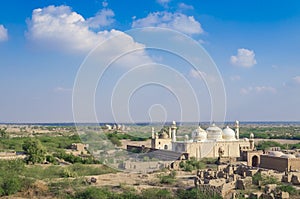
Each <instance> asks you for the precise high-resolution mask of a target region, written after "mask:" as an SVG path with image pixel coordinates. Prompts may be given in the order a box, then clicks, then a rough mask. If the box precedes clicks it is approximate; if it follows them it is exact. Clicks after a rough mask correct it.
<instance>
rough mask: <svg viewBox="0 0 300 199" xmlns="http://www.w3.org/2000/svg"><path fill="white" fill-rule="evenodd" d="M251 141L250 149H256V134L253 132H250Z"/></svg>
mask: <svg viewBox="0 0 300 199" xmlns="http://www.w3.org/2000/svg"><path fill="white" fill-rule="evenodd" d="M249 142H250V149H251V150H254V134H253V133H250V139H249Z"/></svg>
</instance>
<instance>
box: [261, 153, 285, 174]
mask: <svg viewBox="0 0 300 199" xmlns="http://www.w3.org/2000/svg"><path fill="white" fill-rule="evenodd" d="M288 160H289V159H288V158H281V157H274V156H269V155H261V156H260V167H261V168H266V169H274V170H277V171H281V172H283V171H286V169H288V168H289V166H288Z"/></svg>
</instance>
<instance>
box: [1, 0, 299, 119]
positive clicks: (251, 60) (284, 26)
mask: <svg viewBox="0 0 300 199" xmlns="http://www.w3.org/2000/svg"><path fill="white" fill-rule="evenodd" d="M0 4H1V5H0V92H1V98H0V122H20V123H23V122H34V123H36V122H73V121H74V117H75V119H76V120H77V121H79V120H80V121H83V122H89V121H94V119H95V118H96V120H97V121H99V122H130V121H131V122H132V121H134V122H142V121H148V120H151V121H162V120H168V121H171V120H182V121H199V122H200V121H212V120H219V119H220V117H219V116H216V115H215V114H214V113H213V112H218V113H220V114H221V115H222V114H223V112H222V111H224V110H225V113H226V114H225V115H224V116H223V117H224V120H225V121H234V120H240V121H300V106H299V102H300V56H299V52H300V37H299V35H300V25H299V24H300V2H299V1H297V0H291V1H277V0H274V1H272V2H271V1H259V0H252V1H237V0H232V1H217V0H212V1H203V0H189V1H180V0H179V1H178V0H127V1H126V2H124V1H123V2H120V1H117V0H107V1H98V0H89V1H87V0H76V1H71V0H64V1H60V0H36V1H29V0H22V1H21V0H11V1H2V2H1V3H0ZM147 27H156V28H163V29H162V30H164V31H165V32H161V33H159V35H157V31H158V32H159V30H154V29H149V30H148V32H147V31H145V29H144V28H147ZM143 31H144V32H143ZM151 31H152V32H151ZM168 31H171V32H168ZM172 31H173V32H172ZM145 32H146V33H145ZM149 32H150V33H149ZM142 33H143V34H142ZM173 33H174V35H173ZM141 34H142V36H141ZM170 35H172V36H174V38H175V36H178V38H181V39H183V38H184V40H185V41H184V42H183V41H182V40H180V39H178V38H177V40H175V39H174V38H173V37H172V38H171V36H170ZM112 38H113V39H112ZM171 39H174V40H172V42H170V43H168V42H169V41H171ZM189 42H191V43H189ZM164 44H168V46H166V48H170V49H171V50H170V51H166V50H161V49H158V48H157V47H158V46H163V45H164ZM193 44H197V45H195V46H194V47H195V49H194V50H192V49H193ZM186 45H187V46H186ZM151 46H154V47H155V48H152V49H151V48H150V47H151ZM197 46H198V47H197ZM185 47H186V48H185ZM177 48H178V49H180V50H182V51H181V52H182V53H181V54H179V55H178V54H177V55H176V53H174V52H175V49H177ZM128 52H129V53H128ZM122 53H125V55H124V54H122ZM126 53H127V54H126ZM185 53H186V55H187V57H188V58H191V60H197V59H196V58H198V60H200V61H199V65H198V64H197V63H198V62H197V61H195V62H193V61H190V60H184V59H183V57H184V56H183V55H184V54H185ZM197 53H198V54H197ZM120 54H122V57H121V58H120V59H117V60H114V62H113V63H112V64H111V65H109V67H108V68H105V69H106V70H105V71H104V63H106V61H107V63H108V62H109V61H110V60H112V59H113V58H115V57H116V56H118V55H120ZM198 55H199V56H198ZM189 56H190V57H189ZM192 56H194V57H192ZM191 63H194V65H193V64H191ZM200 63H201V64H202V65H201V64H200ZM195 65H196V66H195ZM136 66H138V67H136ZM92 67H95V68H94V69H93V70H91V68H92ZM105 67H106V66H105ZM205 67H207V68H205ZM102 70H103V71H102ZM101 71H102V72H103V75H102V76H101V75H100V73H101ZM85 72H86V73H85ZM84 73H85V74H84ZM82 74H84V75H83V77H82V79H81V75H82ZM94 80H95V81H94ZM149 82H152V83H150V84H149ZM92 84H93V85H92ZM82 85H84V86H82ZM74 88H75V90H74ZM76 89H77V90H76ZM80 89H82V90H80ZM85 89H90V91H91V92H88V91H85ZM222 89H223V90H222ZM82 96H84V97H82ZM85 96H89V97H90V98H88V97H85ZM91 98H93V99H91ZM85 100H86V101H85ZM74 102H75V104H74ZM76 103H78V104H80V108H77V107H76V106H77V105H78V104H76ZM195 110H197V111H198V112H197V111H195ZM199 110H200V111H199ZM74 111H75V113H74ZM88 111H93V114H94V115H95V116H91V113H86V112H88ZM128 111H129V112H130V113H128ZM124 113H125V114H124ZM182 115H184V117H183V116H182ZM199 115H200V116H199ZM94 117H95V118H94ZM221 117H222V116H221ZM130 118H131V119H130Z"/></svg>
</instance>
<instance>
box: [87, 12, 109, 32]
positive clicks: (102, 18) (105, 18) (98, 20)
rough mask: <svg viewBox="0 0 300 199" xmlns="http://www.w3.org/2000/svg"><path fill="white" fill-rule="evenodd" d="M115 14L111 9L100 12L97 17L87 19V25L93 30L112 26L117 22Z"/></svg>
mask: <svg viewBox="0 0 300 199" xmlns="http://www.w3.org/2000/svg"><path fill="white" fill-rule="evenodd" d="M114 16H115V13H114V12H113V11H112V10H111V9H103V10H100V12H98V13H97V14H96V16H95V17H91V18H89V19H87V24H88V26H89V27H91V28H102V27H106V26H109V25H111V24H112V23H113V22H114V21H115V20H114V18H113V17H114Z"/></svg>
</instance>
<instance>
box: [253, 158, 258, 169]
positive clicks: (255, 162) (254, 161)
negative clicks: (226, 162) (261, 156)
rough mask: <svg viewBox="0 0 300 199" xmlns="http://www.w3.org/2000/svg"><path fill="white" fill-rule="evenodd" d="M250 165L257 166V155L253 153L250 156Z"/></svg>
mask: <svg viewBox="0 0 300 199" xmlns="http://www.w3.org/2000/svg"><path fill="white" fill-rule="evenodd" d="M252 166H253V167H258V157H257V155H254V156H253V157H252Z"/></svg>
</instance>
